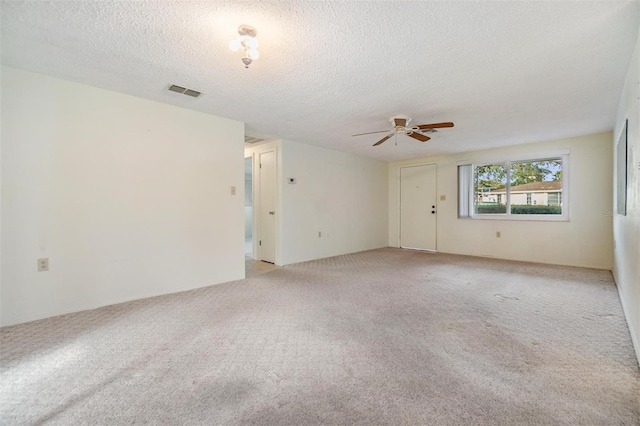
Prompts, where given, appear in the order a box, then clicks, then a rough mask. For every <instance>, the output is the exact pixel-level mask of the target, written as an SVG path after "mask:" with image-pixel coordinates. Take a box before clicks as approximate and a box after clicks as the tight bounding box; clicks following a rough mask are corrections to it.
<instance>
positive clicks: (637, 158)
mask: <svg viewBox="0 0 640 426" xmlns="http://www.w3.org/2000/svg"><path fill="white" fill-rule="evenodd" d="M639 99H640V38H638V43H637V44H636V48H635V50H634V53H633V57H632V59H631V65H630V66H629V71H628V73H627V79H626V82H625V86H624V91H623V93H622V98H621V100H620V107H619V108H618V113H617V115H616V124H615V128H614V131H613V135H614V141H617V140H618V137H619V135H620V132H621V130H622V126H623V125H624V121H625V120H626V119H628V120H629V124H628V133H627V140H628V149H629V150H628V151H627V155H628V156H629V160H628V163H629V171H628V175H627V176H628V191H627V215H626V216H621V215H615V216H614V218H613V236H614V240H615V250H614V264H613V275H614V277H615V280H616V284H617V285H618V292H619V293H620V299H621V300H622V306H623V308H624V312H625V315H626V317H627V323H628V324H629V329H630V330H631V337H632V339H633V343H634V346H635V349H636V354H637V356H638V360H639V361H640V267H639V266H638V265H639V263H640V170H639V168H640V107H639V105H638V102H640V101H639ZM614 149H615V148H614ZM616 168H617V165H616ZM614 176H615V175H614ZM613 205H615V204H613Z"/></svg>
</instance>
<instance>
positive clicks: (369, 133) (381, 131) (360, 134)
mask: <svg viewBox="0 0 640 426" xmlns="http://www.w3.org/2000/svg"><path fill="white" fill-rule="evenodd" d="M389 131H390V130H379V131H377V132H367V133H358V134H357V135H351V136H362V135H371V134H373V133H385V132H389Z"/></svg>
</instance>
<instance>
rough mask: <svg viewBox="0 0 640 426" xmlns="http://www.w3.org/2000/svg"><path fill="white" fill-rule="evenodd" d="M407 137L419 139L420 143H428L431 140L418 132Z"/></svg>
mask: <svg viewBox="0 0 640 426" xmlns="http://www.w3.org/2000/svg"><path fill="white" fill-rule="evenodd" d="M407 136H409V137H410V138H414V139H418V140H419V141H420V142H426V141H428V140H429V139H431V138H430V137H429V136H425V135H423V134H422V133H418V132H413V133H409V134H408V135H407Z"/></svg>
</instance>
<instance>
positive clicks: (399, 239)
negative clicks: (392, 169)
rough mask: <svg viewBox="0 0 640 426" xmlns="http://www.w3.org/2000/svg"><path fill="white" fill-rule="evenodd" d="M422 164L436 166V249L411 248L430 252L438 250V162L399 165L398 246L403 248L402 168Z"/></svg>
mask: <svg viewBox="0 0 640 426" xmlns="http://www.w3.org/2000/svg"><path fill="white" fill-rule="evenodd" d="M420 166H434V167H435V168H436V181H435V182H434V185H435V188H436V224H435V229H434V231H435V235H434V238H435V246H436V248H435V250H428V249H410V250H420V251H428V252H430V253H436V252H437V251H438V214H439V213H440V205H439V204H438V198H439V197H438V163H415V164H407V165H406V166H399V167H398V247H400V248H402V169H408V168H410V167H420Z"/></svg>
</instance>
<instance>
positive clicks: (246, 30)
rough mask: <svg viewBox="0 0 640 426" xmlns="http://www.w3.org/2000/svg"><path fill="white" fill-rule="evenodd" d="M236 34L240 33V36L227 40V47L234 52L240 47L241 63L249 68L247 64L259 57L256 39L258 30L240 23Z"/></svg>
mask: <svg viewBox="0 0 640 426" xmlns="http://www.w3.org/2000/svg"><path fill="white" fill-rule="evenodd" d="M238 34H240V37H238V38H236V39H233V40H231V41H230V42H229V49H231V50H233V51H234V52H236V51H238V50H240V49H242V51H243V52H244V57H243V58H242V63H243V64H244V67H245V68H249V65H251V63H252V62H253V61H254V60H256V59H258V58H259V57H260V52H258V39H257V38H256V36H257V35H258V31H257V30H256V29H255V28H253V27H252V26H250V25H240V27H239V28H238Z"/></svg>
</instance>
